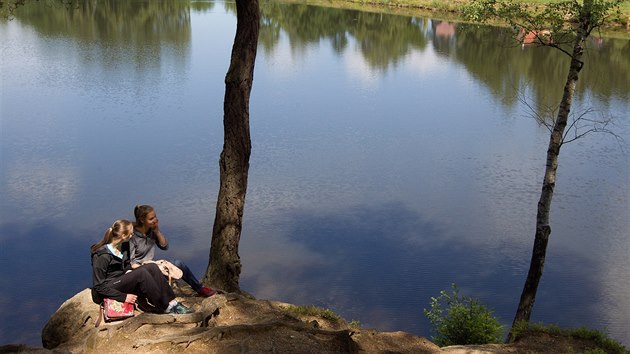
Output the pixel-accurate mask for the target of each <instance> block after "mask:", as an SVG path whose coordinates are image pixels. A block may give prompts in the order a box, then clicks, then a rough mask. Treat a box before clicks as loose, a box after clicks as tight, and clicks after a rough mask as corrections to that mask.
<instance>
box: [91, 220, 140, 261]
mask: <svg viewBox="0 0 630 354" xmlns="http://www.w3.org/2000/svg"><path fill="white" fill-rule="evenodd" d="M132 228H133V225H132V224H131V221H129V220H123V219H119V220H116V221H114V223H113V224H112V227H110V228H108V229H107V230H105V234H104V235H103V239H102V240H101V241H99V242H97V243H95V244H93V245H92V247H90V250H91V251H92V253H94V252H96V251H97V250H98V249H99V248H101V247H103V246H104V245H106V244H108V243H112V240H114V239H116V238H120V237H122V236H123V235H124V234H126V233H128V232H130V231H131V229H132Z"/></svg>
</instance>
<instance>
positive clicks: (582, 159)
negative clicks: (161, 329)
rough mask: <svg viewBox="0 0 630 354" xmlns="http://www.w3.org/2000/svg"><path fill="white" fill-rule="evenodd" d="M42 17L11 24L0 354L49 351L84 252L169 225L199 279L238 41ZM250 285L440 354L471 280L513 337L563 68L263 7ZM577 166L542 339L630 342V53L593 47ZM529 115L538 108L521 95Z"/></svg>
mask: <svg viewBox="0 0 630 354" xmlns="http://www.w3.org/2000/svg"><path fill="white" fill-rule="evenodd" d="M83 4H84V5H83V6H81V7H79V8H77V9H68V8H66V7H64V6H61V5H59V4H58V3H56V2H49V1H40V2H36V3H33V4H31V5H29V6H27V7H24V8H21V9H20V10H19V11H18V12H17V13H16V14H15V18H14V19H12V20H11V21H2V22H0V38H1V41H0V47H1V48H2V52H1V58H2V65H1V67H0V77H1V80H2V81H1V91H0V93H1V101H0V114H1V125H0V137H1V141H0V163H1V172H0V199H1V206H0V269H1V273H0V274H1V276H0V284H1V289H2V290H1V293H0V313H2V314H3V320H2V321H1V323H0V344H7V343H26V344H31V345H41V340H40V333H41V329H42V328H43V326H44V325H45V323H46V322H47V320H48V318H49V317H50V316H51V315H52V313H54V311H55V310H56V309H57V308H58V307H59V306H60V305H61V304H62V303H63V301H65V300H66V299H68V298H70V297H71V296H73V295H74V294H76V293H77V292H79V291H81V290H83V289H85V288H87V287H89V286H90V285H91V269H90V258H89V251H88V249H89V246H90V245H91V244H93V243H95V242H96V241H98V240H100V239H101V237H102V235H103V232H104V231H105V229H106V228H107V227H109V226H110V224H111V223H112V221H113V220H115V219H117V218H132V215H133V214H132V210H133V206H134V205H136V204H143V203H146V204H152V205H154V206H155V207H156V209H157V213H158V217H159V218H160V224H161V227H162V229H163V231H164V232H165V233H166V234H167V236H169V238H170V240H171V248H170V250H169V251H168V252H167V253H159V254H158V257H160V258H180V259H182V260H184V261H185V262H186V263H188V264H189V265H190V266H191V268H192V269H193V270H194V271H195V272H196V273H197V274H198V275H201V274H202V273H203V272H204V271H205V267H206V265H207V262H208V253H209V246H210V238H211V229H212V222H213V220H214V208H215V202H216V197H217V192H218V183H219V177H218V159H219V154H220V151H221V148H222V144H223V143H222V139H223V136H222V118H223V95H224V91H225V86H224V78H225V73H226V71H227V68H228V64H229V58H230V50H231V45H232V41H233V38H234V31H235V27H236V23H235V21H236V18H235V6H234V4H233V3H223V2H192V3H191V2H186V1H178V2H162V1H143V2H134V1H128V2H117V1H94V2H91V1H88V2H83ZM262 12H263V21H262V28H261V33H260V42H259V51H258V57H257V62H256V71H255V78H254V88H253V91H252V96H251V132H252V145H253V148H252V157H251V161H250V162H251V169H250V176H249V188H248V194H247V205H246V209H245V217H244V229H243V234H242V239H241V249H240V255H241V258H242V262H243V273H242V275H241V287H242V289H243V290H245V291H248V292H250V293H252V294H253V295H255V296H256V297H258V298H262V299H274V300H280V301H286V302H291V303H295V304H314V305H317V306H321V307H326V308H330V309H332V310H333V311H335V312H337V313H338V314H340V315H341V316H343V317H344V318H346V319H347V320H349V321H350V320H358V321H359V322H360V323H361V324H362V326H364V327H370V328H377V329H379V330H387V331H396V330H402V331H407V332H410V333H414V334H418V335H423V336H427V337H428V336H430V335H431V333H430V327H429V324H428V321H427V320H426V318H425V317H424V315H423V309H424V308H428V307H429V304H430V298H431V296H437V295H438V294H439V292H440V290H442V289H449V287H450V285H451V283H456V284H457V285H458V286H459V288H460V289H461V292H462V293H463V294H465V295H469V296H473V297H477V298H479V299H480V300H481V301H482V302H483V303H484V304H486V305H488V306H489V307H491V308H492V309H493V310H494V314H495V315H496V316H497V317H498V318H499V320H500V321H501V322H503V323H504V324H506V326H509V324H510V323H511V321H512V318H513V316H514V313H515V311H516V306H517V304H518V299H519V296H520V293H521V289H522V286H523V283H524V280H525V276H526V273H527V268H528V266H529V259H530V255H531V247H532V244H533V238H534V230H535V213H536V203H537V201H538V197H539V193H540V189H541V182H542V176H543V171H544V165H545V154H546V148H547V142H548V136H549V133H548V131H547V129H546V128H545V127H544V126H543V125H539V124H538V123H537V122H536V121H535V120H534V119H533V118H532V115H533V113H532V112H533V111H535V112H538V113H541V112H544V110H545V108H546V107H551V106H552V105H554V104H557V102H558V101H559V99H560V95H561V90H562V86H563V83H564V80H565V77H566V72H565V70H566V69H565V68H566V66H567V58H566V57H565V56H563V54H560V53H559V52H557V51H553V50H549V49H544V48H536V47H530V46H525V47H521V46H520V45H513V44H512V42H510V40H509V38H508V37H507V36H505V31H503V30H500V29H497V28H492V27H474V26H466V25H462V24H454V23H448V22H445V21H439V20H432V19H428V18H422V17H409V16H397V15H388V14H376V13H367V12H358V11H347V10H338V9H328V8H321V7H315V6H306V5H284V4H275V3H265V4H264V6H263V8H262ZM585 61H586V67H585V69H584V71H583V72H582V76H581V78H580V83H579V88H578V94H577V97H576V100H575V102H574V103H575V106H574V109H573V112H575V113H578V114H579V113H580V112H584V111H585V110H586V109H589V108H590V109H593V110H594V112H593V113H592V114H591V115H589V116H588V117H589V118H591V119H600V118H602V117H611V118H613V119H614V125H612V126H610V129H611V130H612V131H613V132H614V133H615V134H617V135H618V136H619V137H622V138H623V137H625V138H626V139H625V140H624V141H618V140H617V139H615V138H614V137H613V136H612V135H609V134H591V135H588V136H586V137H584V138H582V139H579V140H578V141H576V142H573V143H571V144H567V145H565V146H564V147H563V149H562V152H561V156H560V168H559V174H558V181H557V187H556V194H555V198H554V201H553V205H552V215H551V218H552V234H551V239H550V243H549V249H548V257H547V262H546V266H545V271H544V275H543V278H542V281H541V284H540V287H539V291H538V296H537V299H536V304H535V307H534V312H533V316H532V320H533V321H536V322H539V321H543V322H545V323H556V324H559V325H561V326H570V327H577V326H588V327H591V328H596V329H604V330H606V331H607V332H608V333H609V334H610V335H611V336H612V337H613V338H615V339H617V340H620V341H622V342H623V343H624V344H625V345H626V346H629V345H630V239H629V238H628V236H629V235H630V216H629V215H630V210H629V204H628V186H629V185H630V183H629V182H630V177H629V175H630V167H629V159H628V147H629V146H628V137H629V136H630V135H629V129H628V127H629V122H630V117H629V114H628V112H630V42H629V41H628V40H619V39H609V38H603V39H594V40H593V41H592V42H591V45H590V48H589V51H588V52H587V55H586V58H585ZM519 97H525V98H526V101H527V102H529V105H530V106H531V107H532V108H533V110H531V109H529V108H527V107H526V105H525V104H523V103H522V102H521V100H519Z"/></svg>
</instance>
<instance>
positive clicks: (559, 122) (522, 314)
mask: <svg viewBox="0 0 630 354" xmlns="http://www.w3.org/2000/svg"><path fill="white" fill-rule="evenodd" d="M590 3H591V1H585V3H584V5H583V7H582V11H581V12H580V19H579V28H578V31H577V37H576V38H575V42H574V45H573V52H572V55H571V65H570V67H569V74H568V76H567V81H566V84H565V86H564V93H563V95H562V101H560V108H559V110H558V115H557V117H556V121H555V123H554V126H553V130H552V132H551V137H550V139H549V146H548V148H547V164H546V168H545V177H544V180H543V186H542V192H541V194H540V199H539V201H538V212H537V214H536V235H535V238H534V247H533V251H532V259H531V262H530V265H529V272H528V273H527V279H526V281H525V285H524V287H523V292H522V293H521V299H520V302H519V304H518V310H517V311H516V315H515V317H514V321H513V322H512V328H511V330H510V333H509V335H508V339H507V341H508V342H513V341H514V340H515V339H516V338H515V336H514V328H515V326H516V325H517V324H518V323H519V322H523V321H524V322H529V319H530V316H531V313H532V308H533V307H534V301H535V299H536V292H537V290H538V284H539V283H540V278H541V277H542V273H543V268H544V265H545V255H546V253H547V244H548V242H549V235H550V234H551V226H550V225H549V212H550V209H551V200H552V198H553V191H554V188H555V186H556V175H557V171H558V157H559V155H560V147H562V140H563V136H564V130H565V128H566V126H567V122H568V118H569V112H570V111H571V103H572V101H573V94H574V92H575V86H576V83H577V80H578V76H579V73H580V70H582V66H583V62H582V61H581V58H582V54H583V52H584V43H585V41H586V38H587V37H588V35H589V32H590V28H591V24H590V6H589V5H590Z"/></svg>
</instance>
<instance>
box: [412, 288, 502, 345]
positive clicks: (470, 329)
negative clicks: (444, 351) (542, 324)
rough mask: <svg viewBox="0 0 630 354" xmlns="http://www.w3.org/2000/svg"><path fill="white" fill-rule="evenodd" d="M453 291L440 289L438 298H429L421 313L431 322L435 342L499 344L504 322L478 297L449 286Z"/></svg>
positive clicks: (439, 343)
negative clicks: (448, 292) (429, 306)
mask: <svg viewBox="0 0 630 354" xmlns="http://www.w3.org/2000/svg"><path fill="white" fill-rule="evenodd" d="M452 288H453V292H452V293H451V294H447V293H446V291H444V290H442V291H441V292H440V296H438V297H437V298H435V297H431V309H430V310H427V309H424V315H425V316H426V317H427V318H428V319H429V321H430V322H431V325H432V332H433V333H435V336H433V337H432V339H433V341H434V342H435V344H437V345H439V346H447V345H467V344H487V343H499V342H501V338H502V337H503V325H501V323H500V322H499V321H498V320H497V319H496V318H495V317H493V316H492V312H491V311H490V310H489V309H487V308H486V307H485V306H484V305H482V304H481V303H480V302H479V301H478V300H477V299H473V298H471V297H467V296H460V295H459V289H458V288H457V286H456V285H455V284H453V285H452Z"/></svg>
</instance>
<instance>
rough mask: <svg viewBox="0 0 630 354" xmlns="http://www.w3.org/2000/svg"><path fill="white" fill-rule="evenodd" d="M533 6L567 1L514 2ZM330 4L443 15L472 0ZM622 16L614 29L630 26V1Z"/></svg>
mask: <svg viewBox="0 0 630 354" xmlns="http://www.w3.org/2000/svg"><path fill="white" fill-rule="evenodd" d="M514 1H515V2H520V3H524V4H530V5H532V6H540V5H546V4H551V3H558V2H562V1H566V0H514ZM328 2H333V3H334V2H346V3H354V4H363V5H368V6H370V5H371V6H387V7H390V8H408V9H421V10H428V11H434V12H441V13H459V12H461V9H462V7H463V6H464V5H466V4H469V3H470V2H471V0H444V1H439V0H339V1H338V0H328ZM619 11H620V14H619V15H615V16H613V17H612V18H611V25H612V26H613V27H626V26H630V0H625V1H624V2H623V3H622V4H621V5H620V7H619Z"/></svg>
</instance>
